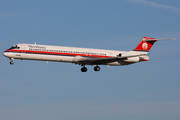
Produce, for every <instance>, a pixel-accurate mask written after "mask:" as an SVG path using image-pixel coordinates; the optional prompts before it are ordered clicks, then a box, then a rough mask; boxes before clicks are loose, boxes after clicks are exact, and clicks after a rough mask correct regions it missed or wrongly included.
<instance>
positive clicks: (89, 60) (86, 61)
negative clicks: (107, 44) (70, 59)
mask: <svg viewBox="0 0 180 120" xmlns="http://www.w3.org/2000/svg"><path fill="white" fill-rule="evenodd" d="M145 55H147V54H138V55H129V56H128V55H127V56H122V57H108V58H87V59H83V60H79V61H78V62H77V63H78V64H91V65H96V64H99V65H100V64H107V63H111V62H116V61H119V60H126V59H127V58H130V57H138V56H145Z"/></svg>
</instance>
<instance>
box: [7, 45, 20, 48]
mask: <svg viewBox="0 0 180 120" xmlns="http://www.w3.org/2000/svg"><path fill="white" fill-rule="evenodd" d="M9 49H20V47H18V46H17V45H13V46H12V47H11V48H9Z"/></svg>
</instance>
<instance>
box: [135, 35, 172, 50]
mask: <svg viewBox="0 0 180 120" xmlns="http://www.w3.org/2000/svg"><path fill="white" fill-rule="evenodd" d="M158 40H175V39H155V38H150V37H143V39H142V41H141V42H140V44H139V45H138V46H137V47H136V48H135V49H134V50H133V51H144V52H149V51H150V49H151V47H152V46H153V44H154V43H155V42H157V41H158Z"/></svg>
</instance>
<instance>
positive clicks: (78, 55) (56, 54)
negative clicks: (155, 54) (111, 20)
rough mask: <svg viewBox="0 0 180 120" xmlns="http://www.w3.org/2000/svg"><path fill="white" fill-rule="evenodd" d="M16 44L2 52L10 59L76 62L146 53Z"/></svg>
mask: <svg viewBox="0 0 180 120" xmlns="http://www.w3.org/2000/svg"><path fill="white" fill-rule="evenodd" d="M16 46H18V47H17V48H10V49H8V50H6V51H5V52H4V53H3V54H4V56H6V57H8V58H10V59H22V60H23V59H25V60H41V61H55V62H69V63H75V64H76V63H77V62H78V61H79V60H82V59H87V58H109V57H116V56H118V55H119V54H121V55H122V56H125V55H136V54H147V53H146V52H137V51H115V50H101V49H90V48H78V47H63V46H49V45H36V44H17V45H16ZM146 57H147V58H145V59H146V60H147V59H149V58H148V56H146ZM141 59H142V58H141ZM141 59H140V57H132V58H128V59H126V60H123V61H116V62H111V63H106V64H103V65H114V66H119V65H128V64H132V63H136V62H140V61H143V60H141ZM143 59H144V56H143ZM77 64H78V63H77ZM89 65H90V64H89Z"/></svg>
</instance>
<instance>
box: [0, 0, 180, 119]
mask: <svg viewBox="0 0 180 120" xmlns="http://www.w3.org/2000/svg"><path fill="white" fill-rule="evenodd" d="M0 3H1V4H0V45H1V47H0V51H1V53H3V51H4V50H6V49H8V48H9V47H11V46H12V45H14V44H17V43H32V44H33V43H35V42H36V43H37V44H45V45H59V46H74V47H87V48H99V49H111V50H124V51H128V50H132V49H133V48H135V47H136V46H137V45H138V44H139V42H140V41H141V39H142V38H143V37H144V36H148V37H154V38H176V40H174V41H159V42H157V43H156V44H155V45H154V46H153V48H152V49H151V51H150V52H149V56H150V61H149V62H142V63H137V64H133V65H129V66H118V67H111V66H110V67H109V68H108V67H107V66H101V71H100V72H94V71H93V67H92V66H87V67H88V72H87V73H81V72H80V68H81V66H78V65H74V64H70V63H58V62H49V63H46V62H42V61H41V62H40V61H28V60H23V61H21V60H14V62H15V64H14V65H13V66H11V65H10V64H9V62H10V61H9V59H7V58H5V57H4V56H3V55H2V54H1V56H0V60H1V62H0V68H1V69H0V73H1V74H0V106H1V107H0V119H1V120H12V119H13V120H25V119H26V120H32V119H38V120H92V119H93V120H110V119H113V120H119V119H123V120H132V119H133V120H144V119H146V120H152V119H153V120H169V119H171V120H179V119H180V95H179V93H180V87H179V84H180V80H179V78H180V74H179V68H180V64H179V59H180V54H179V52H180V48H179V45H180V41H179V40H180V22H179V21H180V7H179V5H180V1H179V0H111V1H110V0H59V1H48V0H31V1H23V0H16V1H13V0H8V1H7V0H1V1H0Z"/></svg>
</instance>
